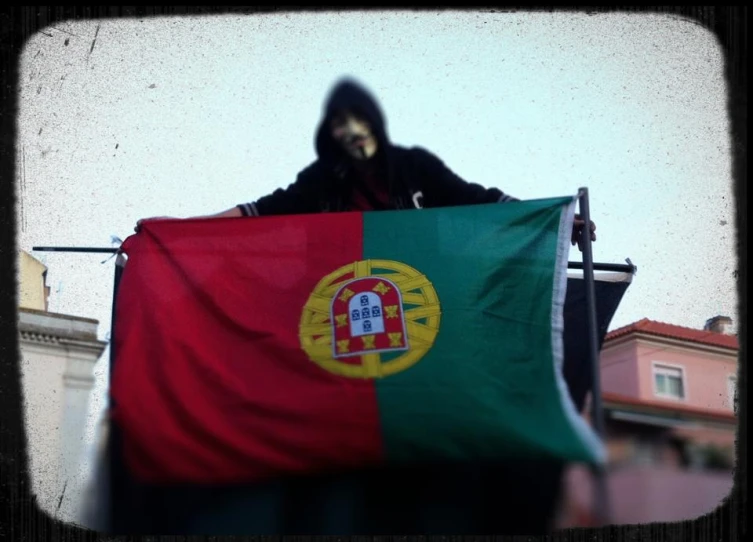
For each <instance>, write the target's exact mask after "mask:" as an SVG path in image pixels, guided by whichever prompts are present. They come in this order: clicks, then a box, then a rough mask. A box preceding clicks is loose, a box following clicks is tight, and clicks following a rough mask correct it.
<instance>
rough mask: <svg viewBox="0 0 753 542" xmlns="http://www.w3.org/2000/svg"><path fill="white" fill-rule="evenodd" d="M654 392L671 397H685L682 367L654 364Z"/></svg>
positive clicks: (660, 395)
mask: <svg viewBox="0 0 753 542" xmlns="http://www.w3.org/2000/svg"><path fill="white" fill-rule="evenodd" d="M654 393H655V394H656V395H657V396H658V397H667V398H670V399H684V398H685V382H684V379H683V372H682V367H671V366H667V365H658V364H657V365H654Z"/></svg>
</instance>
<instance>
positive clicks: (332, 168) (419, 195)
mask: <svg viewBox="0 0 753 542" xmlns="http://www.w3.org/2000/svg"><path fill="white" fill-rule="evenodd" d="M342 109H351V110H354V111H357V112H359V113H360V114H362V115H363V116H365V117H366V119H367V120H368V121H369V123H370V125H371V129H372V130H373V132H374V135H375V136H376V138H377V143H378V148H377V154H376V156H375V157H374V158H372V160H376V161H377V171H378V172H379V176H380V178H382V179H384V180H385V181H386V184H387V187H388V191H389V196H390V207H391V208H393V209H406V208H422V207H449V206H453V205H473V204H479V203H494V202H506V201H514V200H515V198H512V197H510V196H508V195H506V194H504V193H503V192H502V191H500V190H498V189H496V188H489V189H487V188H484V187H482V186H480V185H478V184H472V183H468V182H466V181H465V180H463V179H461V178H460V177H458V176H457V175H456V174H455V173H453V172H452V171H451V170H450V169H449V168H448V167H447V166H445V165H444V164H443V163H442V161H441V160H440V159H439V158H437V157H436V156H434V155H433V154H431V153H430V152H429V151H427V150H425V149H422V148H419V147H413V148H410V149H408V148H404V147H400V146H398V145H393V144H392V143H390V140H389V137H388V135H387V123H386V121H385V118H384V115H383V113H382V111H381V109H380V107H379V104H378V102H377V100H376V99H375V98H374V97H373V96H372V95H371V94H370V93H369V92H368V91H367V90H366V89H365V88H363V87H362V86H361V85H360V84H359V83H357V82H356V81H354V80H352V79H342V80H341V81H339V82H338V83H337V84H336V85H335V86H334V88H333V89H332V91H331V92H330V94H329V97H328V98H327V100H326V101H325V105H324V111H323V115H322V120H321V122H320V124H319V127H318V129H317V131H316V136H315V148H316V153H317V156H318V159H317V160H316V161H315V162H314V163H313V164H311V165H309V166H308V167H307V168H306V169H304V170H303V171H301V172H300V173H299V174H298V178H297V179H296V181H295V182H294V183H293V184H291V185H290V186H288V187H287V188H286V189H277V190H275V191H274V192H273V193H272V194H270V195H268V196H264V197H262V198H260V199H259V200H258V201H256V202H253V203H245V204H242V205H239V206H238V207H239V208H240V209H241V212H242V213H243V214H244V215H246V216H249V215H250V216H258V215H282V214H304V213H320V212H327V211H344V210H347V209H348V208H349V203H350V200H351V195H352V191H353V187H354V185H355V182H356V177H355V171H354V169H353V167H352V162H351V160H350V159H349V158H348V157H347V156H346V155H345V153H344V152H343V151H342V150H341V149H340V148H339V146H338V145H337V143H336V142H335V141H334V139H333V138H332V136H331V135H330V133H329V123H330V120H331V119H332V116H333V115H334V114H335V113H336V112H337V111H338V110H342Z"/></svg>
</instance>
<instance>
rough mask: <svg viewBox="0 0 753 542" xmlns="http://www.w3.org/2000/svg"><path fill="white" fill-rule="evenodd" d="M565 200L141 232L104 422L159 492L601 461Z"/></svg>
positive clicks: (129, 267) (164, 224)
mask: <svg viewBox="0 0 753 542" xmlns="http://www.w3.org/2000/svg"><path fill="white" fill-rule="evenodd" d="M574 206H575V199H574V198H570V197H568V198H550V199H541V200H533V201H525V202H511V203H505V204H502V205H500V204H488V205H476V206H464V207H453V208H442V209H422V210H410V211H380V212H369V213H332V214H316V215H296V216H275V217H261V218H250V219H245V218H244V219H237V218H227V219H192V220H179V221H172V220H168V221H154V222H147V223H145V224H144V225H143V226H142V229H141V231H140V232H139V233H138V234H136V235H133V236H131V237H129V238H128V239H127V240H126V241H125V243H124V244H123V245H122V250H123V251H124V252H125V254H126V255H127V258H128V259H127V264H126V266H125V269H124V272H123V276H122V279H121V282H120V286H119V289H118V293H117V300H116V312H115V337H114V354H115V366H114V372H113V377H112V382H111V395H112V399H113V409H112V416H113V420H114V421H115V422H116V423H117V424H118V427H119V428H120V430H121V431H122V435H123V443H124V457H125V460H126V462H127V465H128V466H129V469H130V470H131V471H132V472H133V474H134V475H135V476H137V477H138V478H139V479H141V480H143V481H148V482H152V483H206V484H214V483H217V484H221V483H222V484H225V483H235V482H237V483H247V482H253V481H256V480H262V479H264V478H269V477H275V476H284V475H291V474H297V473H314V472H322V471H328V470H342V469H351V468H361V467H368V466H370V465H376V464H379V463H410V462H425V461H475V460H506V459H509V460H511V461H514V460H515V458H520V457H526V458H531V457H542V458H550V459H551V458H556V459H561V460H563V461H575V462H590V463H598V462H603V461H604V457H605V452H604V449H603V445H602V443H601V442H600V441H599V439H598V437H597V436H596V435H595V434H594V433H593V431H592V430H591V429H590V427H589V426H588V425H587V424H586V423H585V421H584V420H583V419H582V418H581V417H580V416H579V414H578V413H577V411H576V409H575V407H574V406H573V403H572V401H571V399H570V397H569V395H568V392H567V389H566V386H565V382H564V379H563V377H562V367H561V366H562V357H563V322H562V314H563V305H564V299H565V289H566V284H567V275H566V273H567V256H568V252H569V240H570V233H571V229H572V222H573V213H574Z"/></svg>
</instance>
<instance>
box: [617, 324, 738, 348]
mask: <svg viewBox="0 0 753 542" xmlns="http://www.w3.org/2000/svg"><path fill="white" fill-rule="evenodd" d="M631 333H645V334H648V335H656V336H658V337H669V338H671V339H679V340H683V341H689V342H694V343H700V344H708V345H712V346H721V347H723V348H731V349H734V350H737V349H738V348H739V343H738V341H737V336H736V335H725V334H724V333H717V332H715V331H705V330H702V329H693V328H690V327H682V326H676V325H674V324H665V323H664V322H655V321H653V320H649V319H648V318H643V319H642V320H638V321H637V322H633V323H632V324H629V325H627V326H624V327H621V328H618V329H615V330H614V331H610V332H609V333H607V336H606V339H605V340H606V341H609V340H612V339H616V338H618V337H623V336H625V335H629V334H631Z"/></svg>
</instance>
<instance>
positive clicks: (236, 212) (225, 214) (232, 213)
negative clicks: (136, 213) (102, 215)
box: [133, 206, 243, 232]
mask: <svg viewBox="0 0 753 542" xmlns="http://www.w3.org/2000/svg"><path fill="white" fill-rule="evenodd" d="M241 216H243V213H242V212H241V210H240V209H239V208H238V207H237V206H236V207H232V208H230V209H228V210H227V211H222V212H219V213H215V214H212V215H204V216H192V217H189V218H233V217H241ZM150 220H182V219H180V218H177V217H174V216H152V217H149V218H142V219H141V220H139V221H138V222H136V227H135V228H133V230H134V231H135V232H138V231H139V229H140V228H141V224H143V223H144V222H148V221H150ZM186 220H188V219H186Z"/></svg>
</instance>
